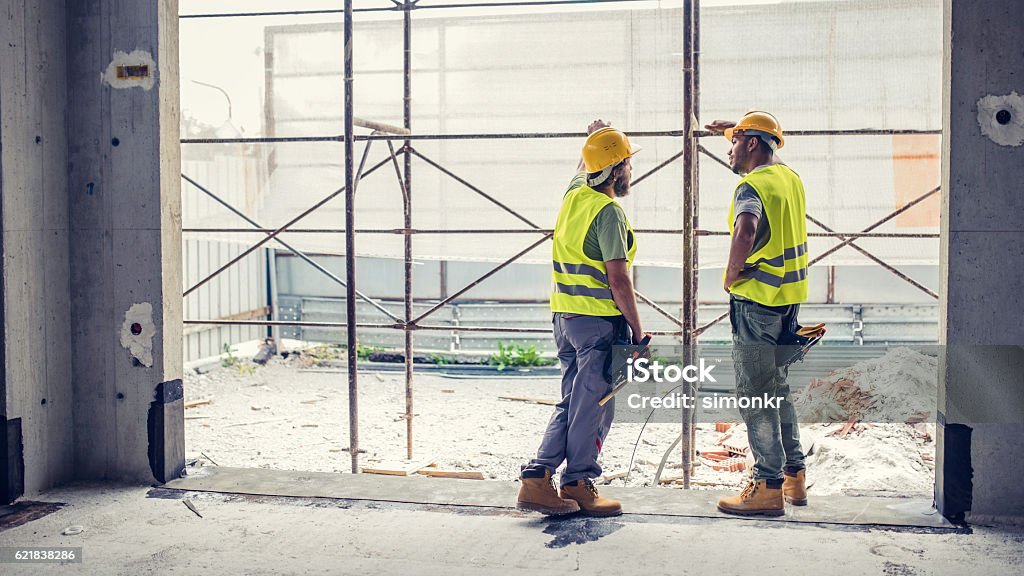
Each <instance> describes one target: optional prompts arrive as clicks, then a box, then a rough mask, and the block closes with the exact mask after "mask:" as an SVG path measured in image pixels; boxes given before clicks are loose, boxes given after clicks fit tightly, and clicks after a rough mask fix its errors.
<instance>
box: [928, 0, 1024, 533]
mask: <svg viewBox="0 0 1024 576" xmlns="http://www.w3.org/2000/svg"><path fill="white" fill-rule="evenodd" d="M1020 7H1021V6H1020V2H1019V0H986V1H985V2H965V1H962V0H945V33H944V35H945V83H944V85H945V95H944V97H945V98H944V102H945V108H944V119H943V126H944V134H943V163H942V164H943V175H942V185H943V213H942V255H941V265H942V270H941V279H942V282H943V286H942V304H941V324H940V333H941V334H940V338H941V342H942V343H943V344H944V345H945V348H944V358H943V360H944V362H943V363H942V367H943V371H942V374H941V377H940V386H939V430H938V454H937V458H936V475H937V483H936V504H937V506H938V507H939V509H940V510H941V511H942V512H943V514H945V515H946V516H947V517H950V518H954V519H966V520H968V521H971V520H973V521H986V520H993V519H994V520H1007V519H1011V518H1024V490H1022V489H1021V478H1024V444H1022V443H1021V438H1022V437H1024V347H1022V345H1024V322H1022V321H1021V318H1022V317H1024V298H1022V297H1021V295H1020V292H1021V289H1022V287H1024V190H1022V188H1021V182H1024V97H1022V96H1024V73H1022V70H1024V29H1022V28H1021V26H1020Z"/></svg>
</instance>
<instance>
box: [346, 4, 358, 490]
mask: <svg viewBox="0 0 1024 576" xmlns="http://www.w3.org/2000/svg"><path fill="white" fill-rule="evenodd" d="M344 51H345V56H344V57H345V230H346V232H345V274H346V277H347V281H348V285H347V286H346V287H345V324H346V330H347V334H346V336H347V341H348V350H346V352H347V353H348V370H347V372H348V448H349V454H350V455H351V457H352V473H353V474H358V473H359V368H358V366H357V364H356V361H357V356H356V352H357V350H356V347H357V345H358V340H357V339H356V299H355V296H356V294H355V291H356V238H355V229H356V225H355V224H356V223H355V210H356V206H355V202H356V198H355V190H354V186H353V184H354V182H355V166H354V163H353V160H354V158H353V154H354V153H355V140H354V136H355V127H354V125H353V118H352V111H353V106H352V96H353V94H352V89H353V86H352V0H345V24H344Z"/></svg>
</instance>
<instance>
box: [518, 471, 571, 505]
mask: <svg viewBox="0 0 1024 576" xmlns="http://www.w3.org/2000/svg"><path fill="white" fill-rule="evenodd" d="M531 476H532V477H531ZM516 508H518V509H520V510H529V511H530V512H540V513H541V514H547V515H548V516H562V515H564V514H575V513H577V512H579V511H580V507H579V504H577V503H576V502H575V501H574V500H567V499H565V498H559V497H558V492H556V491H555V483H554V481H552V480H551V471H550V470H545V471H544V475H543V476H540V475H539V474H538V473H536V472H531V471H526V470H524V471H523V475H522V476H520V477H519V500H518V501H517V502H516Z"/></svg>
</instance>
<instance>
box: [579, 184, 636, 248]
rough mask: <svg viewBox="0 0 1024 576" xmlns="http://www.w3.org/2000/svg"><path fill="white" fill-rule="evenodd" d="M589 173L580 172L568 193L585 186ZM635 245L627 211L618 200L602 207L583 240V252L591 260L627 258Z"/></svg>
mask: <svg viewBox="0 0 1024 576" xmlns="http://www.w3.org/2000/svg"><path fill="white" fill-rule="evenodd" d="M586 183H587V174H586V173H585V172H580V173H579V174H577V175H576V177H575V178H573V179H572V182H570V183H569V189H568V190H566V191H565V193H566V194H568V193H569V192H571V191H573V190H575V189H577V188H579V187H580V186H584V185H586ZM632 246H633V234H631V233H630V231H629V226H628V225H627V223H626V213H625V212H623V211H622V207H621V206H619V204H618V202H612V203H610V204H608V205H607V206H605V207H604V208H602V209H601V211H600V212H598V213H597V216H596V217H595V218H594V221H593V222H591V224H590V229H589V230H587V237H586V239H584V240H583V253H584V254H586V255H587V258H590V259H591V260H600V261H602V262H607V261H609V260H625V259H626V255H627V253H628V252H629V249H630V248H631V247H632Z"/></svg>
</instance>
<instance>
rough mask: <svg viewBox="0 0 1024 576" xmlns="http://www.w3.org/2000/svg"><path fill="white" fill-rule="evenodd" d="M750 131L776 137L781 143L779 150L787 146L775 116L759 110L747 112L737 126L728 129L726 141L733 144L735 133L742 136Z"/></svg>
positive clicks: (726, 130)
mask: <svg viewBox="0 0 1024 576" xmlns="http://www.w3.org/2000/svg"><path fill="white" fill-rule="evenodd" d="M750 130H754V131H757V132H762V133H764V134H770V135H772V136H774V137H775V138H776V139H778V141H779V144H778V146H777V148H782V147H783V146H784V145H785V144H786V141H785V140H784V139H783V138H782V126H780V125H779V121H778V120H776V119H775V116H772V115H771V114H769V113H767V112H761V111H759V110H755V111H752V112H747V113H746V114H745V115H744V116H743V118H740V121H739V122H737V123H736V125H735V126H733V127H732V128H726V129H725V139H726V140H728V141H730V142H732V137H733V134H734V133H736V134H742V133H744V132H747V131H750Z"/></svg>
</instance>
